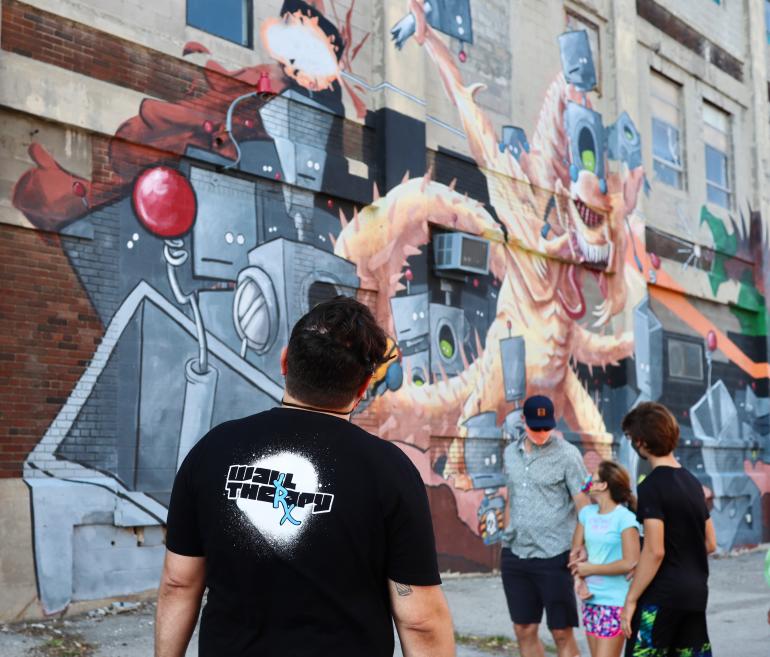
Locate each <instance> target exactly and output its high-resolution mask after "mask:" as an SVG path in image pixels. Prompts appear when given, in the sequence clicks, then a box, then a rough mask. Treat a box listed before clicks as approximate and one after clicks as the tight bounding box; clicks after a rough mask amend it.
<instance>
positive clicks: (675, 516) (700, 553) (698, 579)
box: [636, 466, 709, 611]
mask: <svg viewBox="0 0 770 657" xmlns="http://www.w3.org/2000/svg"><path fill="white" fill-rule="evenodd" d="M638 492H639V503H638V510H637V513H636V518H637V520H638V521H639V522H640V523H643V522H644V521H645V520H646V519H650V518H656V519H658V520H662V521H663V527H664V530H663V531H664V538H663V541H664V547H665V550H666V555H665V557H664V558H663V562H662V563H661V564H660V568H659V569H658V572H657V573H656V575H655V577H654V579H653V580H652V582H650V585H649V586H648V587H647V589H646V590H645V592H644V593H643V594H642V596H641V599H640V604H645V605H652V604H656V605H660V606H661V607H671V608H675V609H686V610H691V611H705V609H706V602H707V600H708V576H709V565H708V555H707V553H706V520H707V519H708V517H709V512H708V509H707V508H706V498H705V497H704V495H703V486H701V484H700V482H699V481H698V480H697V479H696V478H695V477H694V476H693V475H692V474H691V473H690V472H689V471H687V470H685V469H684V468H672V467H669V466H658V467H656V468H654V469H653V471H652V472H651V473H650V474H649V475H647V478H646V479H645V480H644V481H643V482H642V483H641V484H639V491H638Z"/></svg>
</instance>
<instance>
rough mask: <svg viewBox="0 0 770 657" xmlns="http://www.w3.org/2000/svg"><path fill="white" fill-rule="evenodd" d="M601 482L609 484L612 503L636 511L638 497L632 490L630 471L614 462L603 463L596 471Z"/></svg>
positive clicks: (608, 488)
mask: <svg viewBox="0 0 770 657" xmlns="http://www.w3.org/2000/svg"><path fill="white" fill-rule="evenodd" d="M596 474H598V475H599V480H600V481H603V482H605V483H606V484H607V490H608V491H609V493H610V497H611V498H612V501H613V502H615V503H617V504H625V505H626V506H627V507H628V508H629V509H631V510H632V511H636V495H634V493H633V491H632V490H631V477H630V476H629V474H628V471H627V470H626V469H625V468H624V467H623V466H622V465H619V464H617V463H615V462H614V461H602V462H601V463H600V464H599V467H598V468H597V470H596Z"/></svg>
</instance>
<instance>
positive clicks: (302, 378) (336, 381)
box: [286, 296, 387, 409]
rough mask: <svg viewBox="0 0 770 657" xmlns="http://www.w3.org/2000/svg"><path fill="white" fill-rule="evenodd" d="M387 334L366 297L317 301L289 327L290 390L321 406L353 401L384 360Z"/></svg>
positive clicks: (288, 364) (291, 392)
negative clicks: (364, 300) (364, 299)
mask: <svg viewBox="0 0 770 657" xmlns="http://www.w3.org/2000/svg"><path fill="white" fill-rule="evenodd" d="M386 347H387V339H386V337H385V332H384V331H383V330H382V329H381V328H380V327H379V326H378V325H377V322H376V321H375V319H374V316H373V315H372V313H371V311H370V310H369V309H368V308H367V307H366V306H365V305H363V304H362V303H359V302H358V301H356V300H355V299H352V298H350V297H345V296H338V297H335V298H334V299H330V300H329V301H325V302H323V303H319V304H318V305H317V306H316V307H315V308H313V309H312V310H311V311H310V312H308V313H307V314H306V315H305V316H304V317H302V318H301V319H300V320H299V321H298V322H297V323H296V324H295V325H294V328H293V329H292V331H291V337H290V338H289V347H288V354H287V363H286V365H287V367H286V370H287V371H286V390H287V391H288V392H289V394H290V395H291V396H292V397H295V398H296V399H299V400H301V401H303V402H305V403H307V404H311V405H313V406H318V407H321V408H332V409H334V408H343V407H345V406H347V405H348V404H350V403H351V402H352V401H353V399H354V397H355V396H356V393H357V392H358V389H359V388H360V387H361V385H362V384H363V383H364V381H366V378H367V377H368V376H369V375H370V374H372V373H373V372H374V370H375V369H377V367H378V366H379V365H380V364H381V363H383V362H384V361H385V349H386Z"/></svg>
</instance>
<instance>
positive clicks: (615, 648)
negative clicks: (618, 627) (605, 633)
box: [591, 634, 625, 657]
mask: <svg viewBox="0 0 770 657" xmlns="http://www.w3.org/2000/svg"><path fill="white" fill-rule="evenodd" d="M624 638H625V637H624V636H623V635H622V634H619V635H618V636H614V637H612V638H611V639H596V648H597V650H596V653H595V654H594V652H593V648H591V655H592V656H593V657H620V653H621V651H622V650H623V639H624Z"/></svg>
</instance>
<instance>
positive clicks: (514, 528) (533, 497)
mask: <svg viewBox="0 0 770 657" xmlns="http://www.w3.org/2000/svg"><path fill="white" fill-rule="evenodd" d="M527 440H528V439H527V438H526V437H523V438H521V439H519V440H517V441H514V442H513V443H511V444H510V445H508V447H506V449H505V452H504V454H503V462H504V467H505V476H506V479H507V482H506V483H507V486H508V505H509V510H510V520H509V523H508V527H506V529H505V533H504V534H503V546H504V547H507V548H508V549H510V550H511V552H513V553H514V554H515V555H516V556H517V557H520V558H522V559H533V558H537V559H548V558H550V557H555V556H556V555H557V554H562V553H563V552H566V551H567V550H569V549H570V547H571V545H572V534H573V532H574V531H575V524H576V522H577V513H576V511H575V503H574V501H573V499H572V498H573V496H575V495H577V494H578V493H579V492H580V488H581V486H582V485H583V481H584V480H585V477H586V475H587V474H588V473H587V471H586V468H585V465H583V458H582V456H581V455H580V451H579V450H578V448H577V447H575V446H574V445H571V444H570V443H568V442H567V441H566V440H565V439H564V438H562V437H561V436H558V435H556V434H552V435H551V437H550V439H549V440H548V442H547V443H546V444H545V445H543V446H542V447H538V446H537V445H534V444H532V443H530V447H531V449H530V451H529V452H528V451H526V449H525V448H524V445H525V441H527Z"/></svg>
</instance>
